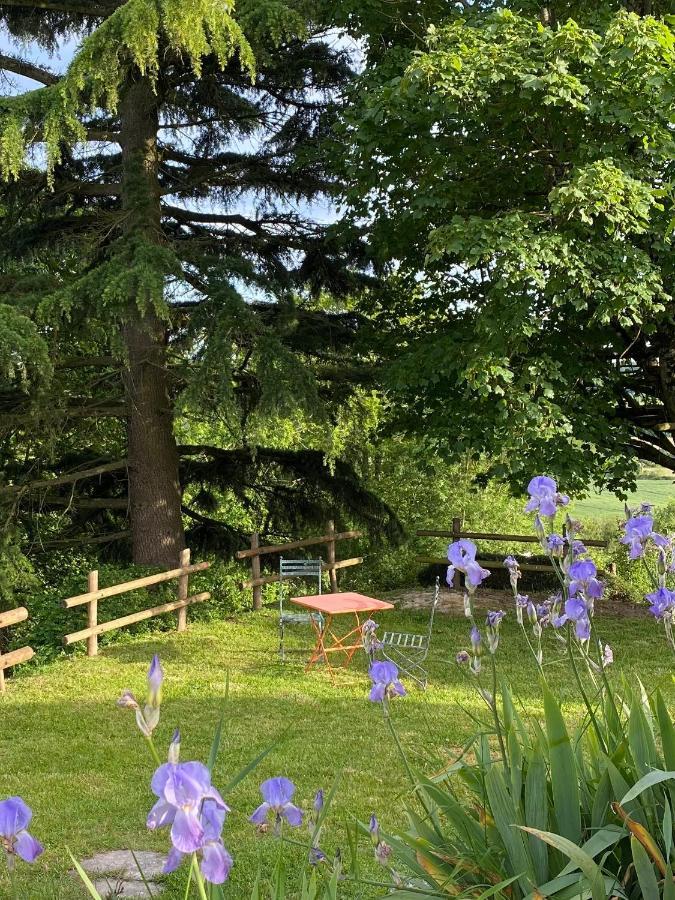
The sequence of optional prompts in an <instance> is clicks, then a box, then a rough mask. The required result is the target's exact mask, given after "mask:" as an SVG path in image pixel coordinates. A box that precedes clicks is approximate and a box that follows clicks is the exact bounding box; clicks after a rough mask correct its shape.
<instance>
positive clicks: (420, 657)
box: [379, 578, 441, 690]
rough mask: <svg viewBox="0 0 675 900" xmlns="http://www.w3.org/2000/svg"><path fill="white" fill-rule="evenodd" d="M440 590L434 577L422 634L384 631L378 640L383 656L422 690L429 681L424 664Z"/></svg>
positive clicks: (437, 580)
mask: <svg viewBox="0 0 675 900" xmlns="http://www.w3.org/2000/svg"><path fill="white" fill-rule="evenodd" d="M440 591H441V587H440V579H439V578H436V587H435V590H434V600H433V603H432V604H431V614H430V616H429V625H428V627H427V630H426V632H425V633H424V634H417V633H414V632H409V631H385V632H384V634H383V635H382V637H381V638H380V641H379V649H380V650H381V652H382V655H383V656H384V658H385V659H388V660H389V661H390V662H393V663H395V664H396V665H397V666H398V668H399V669H400V671H401V672H404V673H405V674H406V675H407V676H408V677H409V678H412V680H413V681H415V682H416V683H417V684H418V685H419V686H420V688H421V689H422V690H425V689H426V686H427V684H428V681H429V673H428V672H427V670H426V668H425V666H424V664H425V663H426V660H427V656H428V655H429V647H430V646H431V633H432V630H433V627H434V616H435V614H436V607H437V606H438V598H439V595H440Z"/></svg>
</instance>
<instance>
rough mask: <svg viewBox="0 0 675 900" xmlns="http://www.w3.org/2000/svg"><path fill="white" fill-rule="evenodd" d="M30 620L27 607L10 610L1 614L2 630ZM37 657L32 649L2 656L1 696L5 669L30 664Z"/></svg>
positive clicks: (24, 648)
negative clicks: (30, 660) (24, 663)
mask: <svg viewBox="0 0 675 900" xmlns="http://www.w3.org/2000/svg"><path fill="white" fill-rule="evenodd" d="M27 618H28V610H27V609H26V607H25V606H19V607H18V608H17V609H10V610H8V611H7V612H3V613H0V628H8V627H9V626H10V625H16V624H18V623H19V622H25V621H26V619H27ZM34 656H35V653H34V651H33V648H32V647H20V648H19V649H18V650H10V651H9V653H5V654H3V655H0V694H4V692H5V669H9V667H10V666H18V665H19V663H23V662H28V660H29V659H32V658H33V657H34Z"/></svg>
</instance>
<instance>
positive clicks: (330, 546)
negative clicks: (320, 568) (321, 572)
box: [326, 519, 338, 594]
mask: <svg viewBox="0 0 675 900" xmlns="http://www.w3.org/2000/svg"><path fill="white" fill-rule="evenodd" d="M328 536H329V538H330V540H329V541H328V542H327V544H326V551H327V552H326V556H327V557H328V565H329V566H333V567H334V566H335V522H334V521H333V520H332V519H330V520H329V522H328ZM328 572H329V575H330V589H331V591H332V592H333V593H334V594H335V593H337V589H338V577H337V569H335V568H332V569H329V570H328Z"/></svg>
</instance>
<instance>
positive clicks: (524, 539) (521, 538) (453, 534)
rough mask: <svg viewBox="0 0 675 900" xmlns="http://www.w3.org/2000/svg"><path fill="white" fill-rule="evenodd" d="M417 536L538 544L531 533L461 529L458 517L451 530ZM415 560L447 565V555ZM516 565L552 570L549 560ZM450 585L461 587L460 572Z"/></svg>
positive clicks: (491, 565)
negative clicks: (500, 532) (494, 532)
mask: <svg viewBox="0 0 675 900" xmlns="http://www.w3.org/2000/svg"><path fill="white" fill-rule="evenodd" d="M416 534H417V536H418V537H442V538H449V539H450V540H452V541H458V540H460V539H461V538H468V539H469V540H472V541H507V542H509V543H514V544H515V543H518V544H521V543H522V544H538V543H539V538H538V537H536V536H535V535H533V534H493V533H490V532H482V531H462V520H461V519H459V518H454V519H453V520H452V531H436V530H434V529H425V528H421V529H419V530H418V531H417V532H416ZM583 543H584V544H585V545H586V546H587V547H602V548H603V549H607V547H608V546H609V543H608V541H595V540H584V542H583ZM417 561H418V562H420V563H426V564H427V565H435V566H440V565H444V566H447V565H448V559H447V557H442V558H441V557H436V556H425V555H423V554H421V555H419V556H418V557H417ZM478 562H479V564H480V565H481V566H483V568H484V569H502V568H504V563H503V562H497V561H495V560H478ZM518 565H519V567H520V569H521V570H522V571H523V572H553V567H552V565H551V563H550V562H546V563H527V562H520V560H519V561H518ZM615 570H616V566H615V565H614V563H611V564H610V567H609V572H610V574H611V575H614V574H615ZM452 587H453V588H454V590H459V589H460V587H461V580H460V573H459V572H457V571H455V575H454V578H453V581H452Z"/></svg>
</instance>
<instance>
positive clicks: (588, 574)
mask: <svg viewBox="0 0 675 900" xmlns="http://www.w3.org/2000/svg"><path fill="white" fill-rule="evenodd" d="M597 574H598V570H597V569H596V568H595V563H594V562H593V560H591V559H578V560H577V561H576V562H573V563H572V565H571V566H570V568H569V572H568V575H569V579H570V594H571V595H572V596H573V595H574V594H578V593H580V592H582V593H584V594H585V595H586V596H587V597H592V598H593V599H594V600H598V599H599V598H600V597H602V592H603V590H604V589H605V586H604V584H603V583H602V581H598V579H597V578H596V577H595V576H596V575H597Z"/></svg>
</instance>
